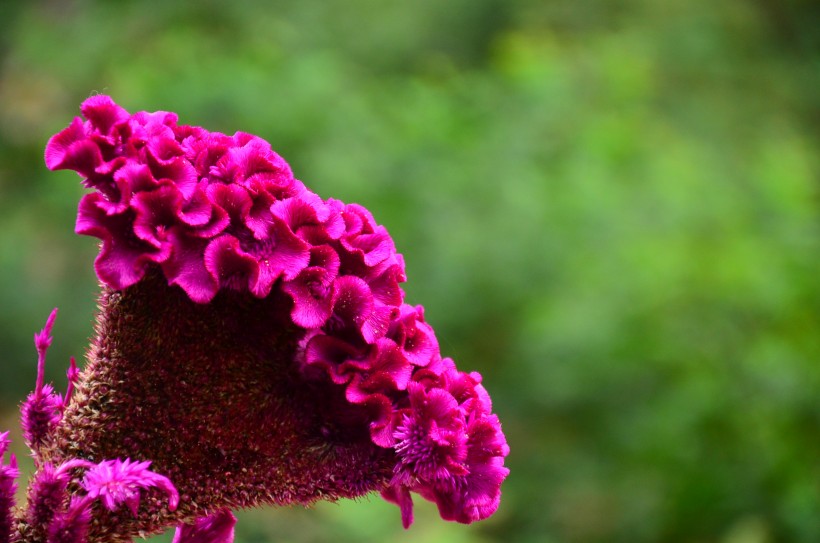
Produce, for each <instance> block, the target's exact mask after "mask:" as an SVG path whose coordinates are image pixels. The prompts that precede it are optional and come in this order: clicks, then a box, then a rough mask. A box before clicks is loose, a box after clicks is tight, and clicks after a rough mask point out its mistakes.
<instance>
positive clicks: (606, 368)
mask: <svg viewBox="0 0 820 543" xmlns="http://www.w3.org/2000/svg"><path fill="white" fill-rule="evenodd" d="M0 21H2V22H0V25H2V27H0V30H2V32H0V357H2V358H0V360H2V363H3V364H4V366H3V368H4V372H3V379H2V381H0V403H2V405H3V407H4V411H5V412H6V415H5V417H4V420H6V421H8V424H9V425H11V424H14V418H13V417H14V415H13V413H12V411H13V409H14V407H15V405H16V404H17V403H18V402H19V401H20V400H21V399H22V398H23V397H24V395H25V394H26V393H27V392H28V391H29V390H30V389H31V387H32V385H33V381H34V361H35V356H34V350H33V347H32V345H31V333H32V332H34V331H35V330H36V329H38V328H39V327H41V326H42V323H43V321H44V319H45V317H46V315H47V314H48V312H49V310H50V309H51V308H52V307H54V306H55V305H57V306H59V307H60V310H61V313H60V317H59V319H58V321H57V325H56V328H55V335H56V339H55V343H54V347H53V350H52V353H51V366H50V370H49V371H50V373H49V375H50V377H51V378H52V379H53V380H54V381H55V382H56V383H57V384H58V387H61V386H63V384H64V382H65V381H64V380H65V378H64V377H63V376H62V371H63V366H64V361H65V360H67V357H68V356H69V354H75V355H78V356H80V355H82V353H83V350H84V348H85V347H84V345H85V343H86V340H87V337H88V335H89V334H90V333H91V326H92V322H93V313H94V303H95V292H96V290H97V287H96V284H95V278H94V274H93V269H92V267H91V262H92V261H93V258H94V256H95V254H96V242H95V241H94V240H92V239H89V238H78V237H77V236H74V235H73V234H72V229H73V221H74V215H75V212H76V202H77V200H78V198H79V197H80V195H81V194H82V192H83V190H82V188H81V187H80V185H79V183H78V178H77V177H76V175H75V174H73V173H67V172H57V173H51V172H47V171H46V169H45V166H44V164H43V161H42V152H43V148H44V146H45V142H46V140H47V139H48V137H49V136H50V135H51V134H53V133H54V132H56V131H57V130H60V129H62V128H63V127H64V126H65V125H67V124H68V122H69V121H70V120H71V118H72V117H73V116H74V115H76V114H78V110H77V107H78V105H79V104H80V102H81V101H82V100H83V99H84V98H86V97H87V96H89V95H90V94H92V93H96V92H99V93H106V94H110V95H111V96H112V97H114V99H115V100H116V101H117V102H119V103H120V104H122V105H123V106H124V107H126V108H127V109H129V110H130V111H137V110H143V109H145V110H157V109H165V110H170V111H175V112H177V113H178V114H179V116H180V120H181V122H183V123H187V124H198V125H202V126H205V127H207V128H209V129H211V130H220V131H223V132H227V133H233V132H235V131H237V130H242V131H246V132H252V133H255V134H258V135H260V136H262V137H264V138H266V139H267V140H268V141H270V142H271V144H272V145H273V147H274V149H275V150H277V151H278V152H279V153H280V154H282V155H283V156H284V157H285V158H286V159H287V160H288V161H289V162H290V163H291V165H292V167H293V169H294V171H295V172H296V175H297V176H298V177H299V178H300V179H302V180H303V181H304V182H305V183H306V184H307V185H308V186H309V187H311V188H312V189H313V190H315V191H316V192H318V193H319V194H320V195H322V196H323V197H330V196H332V197H335V198H339V199H342V200H345V201H348V202H358V203H361V204H364V205H365V206H367V207H368V208H369V209H371V210H372V211H373V212H374V214H375V216H376V218H377V220H379V221H380V222H381V223H383V224H385V225H386V226H387V227H388V228H389V229H390V231H391V233H392V235H393V237H394V238H395V240H396V244H397V246H398V248H399V250H400V251H401V252H402V253H404V255H405V257H406V260H407V268H408V276H409V281H408V283H407V284H406V288H405V290H406V292H407V297H408V301H410V302H411V303H421V304H424V306H425V308H426V315H427V318H428V321H430V322H431V323H432V324H433V325H434V326H435V327H436V330H437V333H438V336H439V338H440V341H441V344H442V350H443V352H444V354H445V355H448V356H452V357H453V358H455V359H456V361H457V363H458V364H459V366H460V367H461V368H463V369H474V370H478V371H480V372H481V373H482V374H483V375H484V378H485V384H486V386H487V388H488V389H489V390H490V392H491V394H492V395H493V399H494V402H495V410H496V412H497V413H498V414H499V416H500V417H501V420H502V422H503V424H504V429H505V432H506V434H507V437H508V440H509V442H510V446H511V449H512V452H511V455H510V457H509V459H508V466H509V467H510V469H511V471H512V473H511V475H510V477H509V479H508V481H507V482H506V483H505V485H504V489H503V490H504V498H503V500H502V505H501V508H500V509H499V512H498V513H497V515H496V516H495V517H493V518H492V519H491V520H488V521H485V522H483V523H479V524H477V525H474V526H469V527H465V526H459V525H452V524H448V523H444V522H443V521H441V520H439V519H437V518H436V517H437V514H436V512H435V508H434V507H433V506H431V505H429V504H424V503H419V502H421V500H416V501H417V508H418V510H419V515H418V518H417V521H416V524H415V525H414V526H413V528H412V529H411V530H410V531H409V532H403V531H402V530H401V526H400V522H399V514H398V511H397V509H396V508H395V507H394V506H392V505H389V504H384V503H382V502H381V501H380V500H379V499H373V500H370V501H367V502H365V503H342V504H323V505H320V506H317V507H316V508H314V509H312V510H308V511H305V510H301V509H298V508H292V509H281V510H265V511H257V512H250V513H244V514H242V515H241V516H240V523H239V525H238V527H237V543H246V542H255V541H277V542H287V541H292V542H308V541H337V542H347V541H351V542H352V541H357V542H360V541H385V540H393V541H426V542H431V543H436V542H444V541H447V542H448V543H449V542H465V543H468V542H469V543H479V542H487V543H489V542H492V541H505V542H507V541H515V542H519V541H520V542H528V543H529V542H532V543H545V542H579V543H581V542H583V543H585V542H597V541H613V542H656V541H657V542H677V541H680V542H722V543H766V542H776V541H789V542H813V541H820V462H819V461H818V459H820V399H819V398H820V279H819V278H820V273H819V272H820V260H818V254H820V252H819V251H818V250H820V222H819V221H818V219H820V156H818V152H817V150H818V148H820V147H818V143H819V142H818V139H820V129H818V126H820V94H818V93H817V89H818V88H820V39H818V33H817V28H819V27H820V10H818V8H817V6H815V5H813V4H812V3H811V2H808V1H807V2H801V1H798V0H793V1H787V2H771V1H767V0H757V1H753V0H748V1H741V0H727V1H724V2H707V1H706V0H668V1H652V0H617V1H608V0H597V1H596V0H586V1H580V2H546V1H542V0H522V1H509V2H507V1H503V0H448V1H434V0H422V1H418V2H376V1H368V0H355V1H349V2H293V3H291V2H287V3H286V2H263V1H258V2H257V1H250V0H244V1H233V2H217V1H203V2H190V3H182V2H158V1H157V2H154V1H147V2H136V1H132V2H104V1H90V0H85V1H84V0H73V1H63V2H59V1H46V2H19V1H17V2H15V1H8V0H7V1H5V2H3V3H2V5H0ZM157 541H170V536H164V539H163V538H157Z"/></svg>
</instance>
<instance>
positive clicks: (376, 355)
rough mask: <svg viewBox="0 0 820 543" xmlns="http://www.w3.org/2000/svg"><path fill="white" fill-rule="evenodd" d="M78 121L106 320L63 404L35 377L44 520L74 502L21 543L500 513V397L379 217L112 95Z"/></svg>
mask: <svg viewBox="0 0 820 543" xmlns="http://www.w3.org/2000/svg"><path fill="white" fill-rule="evenodd" d="M81 110H82V113H83V115H84V117H85V120H83V119H81V118H79V117H78V118H76V119H75V120H74V121H73V122H72V123H71V124H70V125H69V126H68V128H66V129H65V130H63V131H62V132H60V133H58V134H56V135H55V136H54V137H53V138H52V139H51V140H50V141H49V143H48V145H47V147H46V153H45V159H46V164H47V166H48V167H49V168H51V169H71V170H75V171H76V172H78V173H79V174H80V176H81V177H82V178H83V183H84V185H85V186H86V187H88V188H91V189H93V191H92V192H91V193H89V194H86V195H85V196H84V197H83V198H82V200H81V202H80V205H79V210H78V216H77V224H76V231H77V232H78V233H80V234H87V235H92V236H95V237H98V238H99V239H100V240H101V249H100V253H99V255H98V257H97V259H96V262H95V269H96V271H97V275H98V277H99V279H100V281H101V282H102V284H103V290H102V295H101V297H100V311H99V315H98V320H97V328H96V334H95V337H94V340H93V343H92V346H91V349H90V350H89V353H88V363H87V364H86V365H85V368H84V369H83V370H82V372H81V373H80V374H79V376H77V375H76V371H74V372H72V371H71V370H70V371H69V382H70V384H69V392H67V394H66V398H65V400H63V399H62V398H61V397H60V396H59V395H57V394H55V393H53V390H51V389H48V388H47V385H43V384H42V383H41V381H42V379H41V378H40V377H38V385H37V389H36V390H35V393H34V394H33V395H32V397H33V398H34V399H31V398H32V397H30V399H29V400H27V403H26V404H24V417H23V419H24V421H23V422H24V425H26V426H27V427H28V428H29V429H28V430H27V434H26V435H27V441H28V442H29V443H30V445H32V449H33V450H34V451H35V459H36V460H37V461H38V463H39V468H38V472H37V474H35V477H34V482H33V483H32V484H31V486H30V490H29V501H30V505H29V506H28V509H29V511H30V512H31V511H32V508H33V507H35V506H36V505H37V499H36V498H37V496H40V495H42V496H47V497H49V500H51V502H49V503H52V502H54V501H55V500H54V499H53V498H54V496H58V497H59V498H60V499H59V500H56V501H59V504H57V505H53V506H51V507H50V509H48V508H46V509H48V511H47V512H46V513H47V514H41V513H42V512H41V513H37V514H28V516H26V514H25V513H24V516H23V517H21V518H20V519H18V521H17V523H16V532H15V533H16V534H17V535H16V536H15V537H16V538H17V540H20V541H40V540H43V538H46V539H47V540H48V541H52V540H53V541H55V542H56V541H58V540H59V541H89V542H91V541H129V540H130V538H131V537H133V536H134V535H143V534H150V533H155V532H157V531H160V530H162V529H164V528H165V527H167V526H171V525H178V526H179V527H178V529H177V533H176V537H175V541H176V542H177V543H206V542H213V543H218V542H229V541H231V540H232V539H233V526H234V523H235V518H234V517H233V515H232V514H231V513H230V510H231V509H235V508H244V507H252V506H256V505H261V504H277V505H285V504H296V503H298V504H310V503H313V502H315V501H317V500H321V499H329V500H335V499H338V498H350V497H357V496H362V495H364V494H367V493H369V492H373V491H378V492H380V493H381V495H382V496H383V497H384V498H385V499H387V500H389V501H391V502H394V503H396V504H398V505H399V506H400V510H401V518H402V522H403V524H404V526H405V527H407V526H409V525H410V523H411V522H412V498H411V493H416V494H419V495H421V496H422V497H424V498H426V499H428V500H431V501H433V502H435V503H436V504H437V505H438V508H439V511H440V513H441V515H442V517H443V518H445V519H447V520H455V521H458V522H464V523H469V522H473V521H476V520H480V519H483V518H486V517H488V516H490V515H491V514H493V512H495V510H496V509H497V507H498V504H499V499H500V487H501V483H502V481H503V480H504V478H505V477H506V476H507V473H508V470H507V469H506V468H505V467H504V458H505V456H506V455H507V453H508V450H509V449H508V447H507V444H506V441H505V439H504V435H503V433H502V432H501V426H500V423H499V421H498V418H497V417H496V416H495V415H493V414H492V407H491V403H490V397H489V395H488V394H487V392H486V390H485V389H484V388H483V386H482V385H481V376H480V375H478V374H477V373H464V372H461V371H459V370H458V369H457V368H456V366H455V364H454V363H453V362H452V360H450V359H447V358H442V357H441V354H440V351H439V344H438V341H437V340H436V336H435V333H434V332H433V329H432V328H431V327H430V325H429V324H428V323H427V322H426V321H425V318H424V311H423V309H422V307H421V306H411V305H408V304H406V303H405V302H404V292H403V291H402V289H401V287H400V284H401V283H402V282H404V281H405V279H406V277H405V271H404V261H403V259H402V257H401V255H400V254H399V253H397V252H396V249H395V246H394V244H393V240H392V239H391V237H390V235H389V234H388V233H387V231H386V229H385V228H384V227H383V226H381V225H379V224H378V223H377V222H376V221H375V219H374V217H373V216H372V215H371V213H370V212H369V211H368V210H366V209H365V208H363V207H361V206H359V205H355V204H344V203H342V202H340V201H338V200H333V199H327V200H324V199H322V198H320V197H319V196H317V195H316V194H314V193H313V192H311V191H309V190H308V189H307V188H306V187H305V186H304V184H302V183H301V182H300V181H298V180H297V179H296V178H295V177H294V176H293V173H292V172H291V170H290V167H289V166H288V164H287V163H286V162H285V161H284V160H283V159H282V158H281V157H280V156H279V155H277V154H276V153H274V152H273V151H272V150H271V148H270V145H269V144H268V143H267V142H265V141H264V140H262V139H260V138H258V137H256V136H252V135H250V134H245V133H242V132H238V133H236V134H234V135H233V136H227V135H224V134H220V133H214V132H208V131H207V130H205V129H202V128H199V127H192V126H185V125H179V124H178V123H177V116H176V115H174V114H173V113H166V112H156V113H146V112H140V113H136V114H133V115H132V114H129V113H128V112H127V111H125V110H124V109H123V108H121V107H120V106H118V105H117V104H115V103H114V102H113V101H112V100H111V99H110V98H108V97H106V96H95V97H92V98H90V99H88V100H86V101H85V102H84V103H83V105H82V107H81ZM52 324H53V315H52V317H50V319H49V322H48V324H47V325H46V328H45V329H44V332H43V333H42V334H45V335H44V336H42V337H43V338H45V337H48V338H50V330H51V326H52ZM42 334H41V335H42ZM44 341H45V340H44V339H43V340H41V342H44ZM49 341H50V339H49ZM40 352H41V349H40V344H39V343H38V353H40ZM43 361H44V350H43V352H42V353H41V363H40V366H38V368H39V367H41V366H42V363H43ZM39 375H40V373H38V376H39ZM72 389H73V392H72ZM43 398H51V399H49V400H48V401H46V400H44V399H43ZM26 413H28V414H26ZM123 459H124V460H123ZM128 459H134V460H133V461H131V460H128ZM149 463H150V467H151V471H149V470H148V467H149ZM52 466H57V467H56V468H54V467H52ZM83 470H84V475H83V474H81V473H80V472H82V471H83ZM68 478H71V479H70V481H69V479H68ZM38 481H39V482H38ZM38 485H39V486H38ZM49 485H50V486H49ZM60 489H62V490H60ZM46 490H48V492H46ZM177 500H178V503H177ZM41 501H42V500H41ZM123 504H124V505H125V506H126V507H127V509H130V511H131V514H129V515H124V514H122V513H121V512H118V509H119V508H120V506H121V505H123ZM41 509H43V508H41ZM115 511H117V512H116V513H115ZM46 524H49V525H48V526H46ZM55 534H64V536H60V538H59V539H58V538H57V535H55ZM77 534H79V535H77ZM72 538H73V539H72ZM0 543H2V541H0Z"/></svg>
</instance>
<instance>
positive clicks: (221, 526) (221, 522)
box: [172, 509, 236, 543]
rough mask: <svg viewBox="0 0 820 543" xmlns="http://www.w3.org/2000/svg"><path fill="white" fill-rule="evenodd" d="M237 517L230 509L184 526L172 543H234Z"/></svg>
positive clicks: (177, 530)
mask: <svg viewBox="0 0 820 543" xmlns="http://www.w3.org/2000/svg"><path fill="white" fill-rule="evenodd" d="M235 525H236V517H235V516H234V515H233V513H231V511H230V510H229V509H222V510H220V511H218V512H216V513H214V514H213V515H209V516H207V517H202V518H199V519H197V520H196V521H195V522H194V523H193V524H182V525H180V526H179V527H178V528H177V529H176V531H175V532H174V540H173V542H172V543H233V539H234V526H235Z"/></svg>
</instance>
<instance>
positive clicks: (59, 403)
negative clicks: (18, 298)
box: [20, 308, 63, 458]
mask: <svg viewBox="0 0 820 543" xmlns="http://www.w3.org/2000/svg"><path fill="white" fill-rule="evenodd" d="M56 318H57V308H54V309H53V310H52V311H51V314H50V315H49V316H48V319H47V320H46V324H45V326H44V327H43V329H42V330H40V331H39V332H38V333H36V334H34V346H35V347H36V349H37V383H36V385H35V387H34V392H32V393H31V394H29V396H28V398H26V401H25V402H23V405H22V406H21V408H20V415H21V424H22V427H23V436H24V437H25V440H26V444H27V445H28V446H29V448H30V449H31V451H32V453H33V454H34V457H35V458H38V455H39V450H40V446H41V445H42V444H43V442H44V440H45V439H46V438H47V437H48V436H49V435H50V434H51V433H52V431H53V429H54V428H55V427H56V426H57V423H59V422H60V419H61V417H62V407H63V399H62V398H61V397H60V395H59V394H57V393H56V392H54V388H53V387H52V386H51V385H46V384H44V383H45V371H46V353H47V352H48V348H49V347H50V346H51V342H52V339H53V338H52V337H51V329H52V328H53V327H54V320H55V319H56Z"/></svg>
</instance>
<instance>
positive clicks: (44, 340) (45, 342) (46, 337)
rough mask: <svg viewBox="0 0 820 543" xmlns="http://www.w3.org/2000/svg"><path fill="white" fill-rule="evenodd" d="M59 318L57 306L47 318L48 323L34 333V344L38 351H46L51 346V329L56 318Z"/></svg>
mask: <svg viewBox="0 0 820 543" xmlns="http://www.w3.org/2000/svg"><path fill="white" fill-rule="evenodd" d="M56 318H57V308H56V307H55V308H54V309H52V310H51V313H50V314H49V316H48V319H46V324H45V326H44V327H43V329H42V330H40V331H39V332H37V333H36V334H34V345H35V346H36V347H37V351H45V350H46V349H48V348H49V346H51V340H52V338H51V329H52V328H53V327H54V320H55V319H56Z"/></svg>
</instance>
